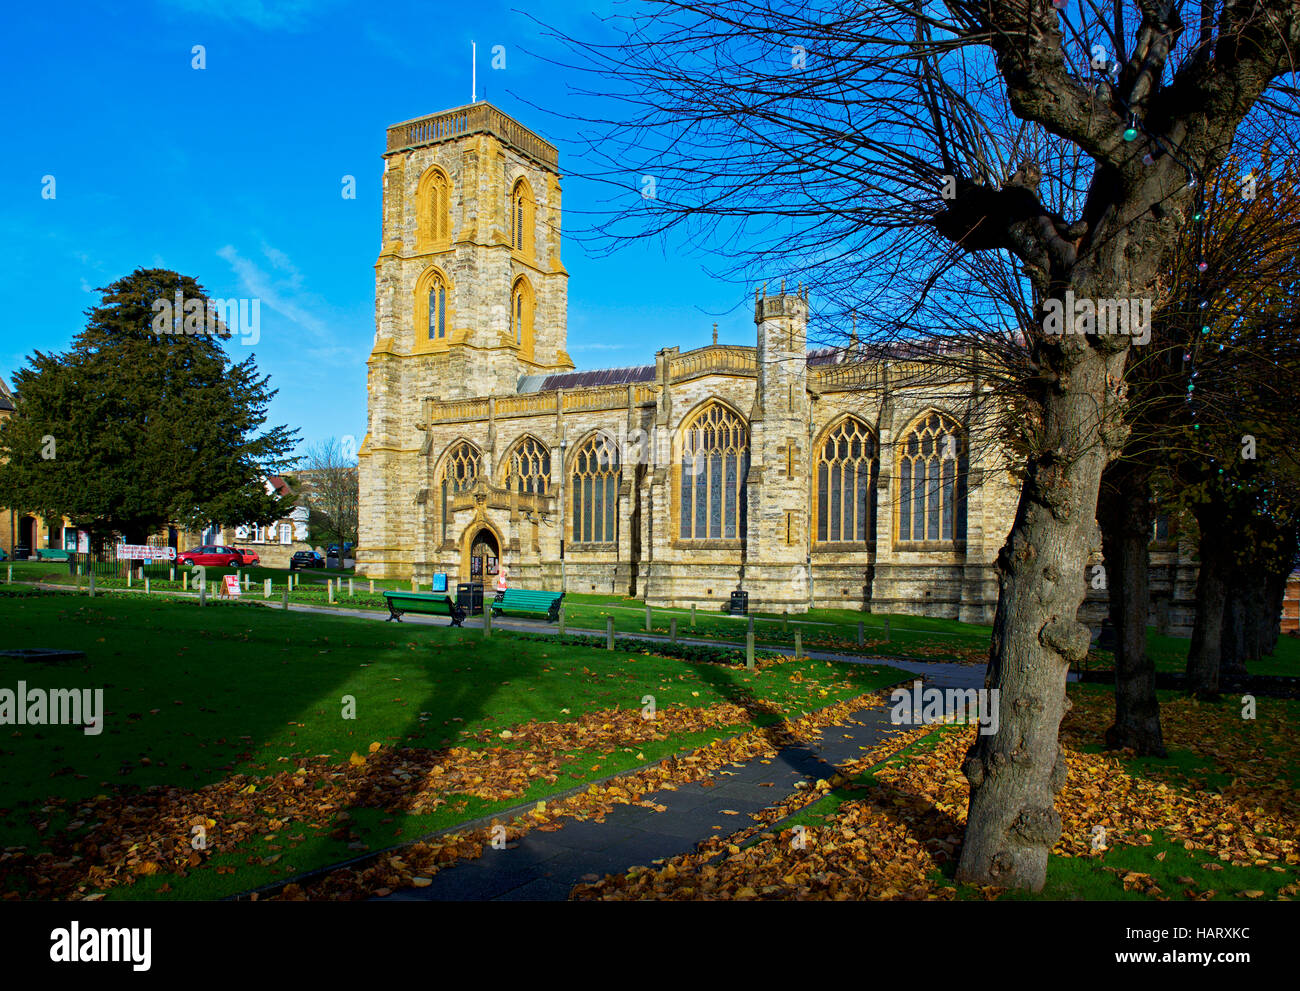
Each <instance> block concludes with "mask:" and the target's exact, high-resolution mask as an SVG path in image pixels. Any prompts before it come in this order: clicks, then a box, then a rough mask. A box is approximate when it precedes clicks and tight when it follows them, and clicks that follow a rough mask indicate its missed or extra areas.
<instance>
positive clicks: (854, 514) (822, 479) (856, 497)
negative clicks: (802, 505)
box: [815, 417, 879, 542]
mask: <svg viewBox="0 0 1300 991" xmlns="http://www.w3.org/2000/svg"><path fill="white" fill-rule="evenodd" d="M878 471H879V462H878V461H877V460H876V440H875V437H874V436H872V433H871V429H870V428H869V427H868V426H867V425H866V424H865V423H863V422H862V421H861V420H859V419H858V418H857V417H849V418H848V419H845V420H843V421H841V422H840V423H839V424H838V425H837V426H835V427H834V428H833V429H832V430H831V431H830V432H829V433H828V434H827V435H826V438H825V440H823V441H822V444H821V446H820V448H819V449H818V450H817V474H816V476H815V477H816V484H817V496H816V501H815V505H816V509H817V540H819V541H854V542H862V541H867V540H870V539H872V538H873V537H874V536H875V533H876V500H875V499H874V498H873V497H872V493H873V492H874V491H875V482H876V475H877V472H878Z"/></svg>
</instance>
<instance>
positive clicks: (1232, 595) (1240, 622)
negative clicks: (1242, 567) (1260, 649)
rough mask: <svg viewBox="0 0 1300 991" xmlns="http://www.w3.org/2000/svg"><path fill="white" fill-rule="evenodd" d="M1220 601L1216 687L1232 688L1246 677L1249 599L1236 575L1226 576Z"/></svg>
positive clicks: (1239, 576) (1236, 573)
mask: <svg viewBox="0 0 1300 991" xmlns="http://www.w3.org/2000/svg"><path fill="white" fill-rule="evenodd" d="M1227 586H1228V593H1227V595H1226V596H1225V597H1224V600H1223V630H1222V632H1221V634H1220V636H1219V684H1220V686H1221V687H1222V685H1224V684H1225V683H1227V684H1232V683H1235V682H1237V681H1240V680H1241V679H1242V678H1244V677H1245V676H1246V657H1247V652H1248V649H1249V648H1248V644H1247V638H1246V629H1247V627H1248V626H1249V625H1250V607H1249V595H1248V592H1247V589H1246V588H1245V585H1244V583H1243V580H1242V576H1241V572H1240V571H1236V570H1234V571H1232V572H1229V577H1228V580H1227Z"/></svg>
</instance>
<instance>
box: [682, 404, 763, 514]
mask: <svg viewBox="0 0 1300 991" xmlns="http://www.w3.org/2000/svg"><path fill="white" fill-rule="evenodd" d="M677 468H678V471H679V472H680V473H681V483H680V486H679V488H678V496H679V499H680V502H681V512H680V518H679V521H680V526H679V530H678V533H679V535H680V536H681V539H683V540H719V539H722V540H735V539H738V538H740V539H743V537H744V534H745V514H746V510H747V504H746V497H745V479H746V477H747V476H748V474H749V428H748V427H747V426H746V425H745V421H744V420H742V419H741V418H740V416H739V415H738V414H736V413H734V412H732V411H731V410H730V409H728V408H727V407H726V406H723V405H722V404H721V403H718V402H710V403H708V404H707V405H706V406H704V407H703V408H702V409H701V410H700V411H699V412H698V413H696V414H695V415H694V416H693V417H691V419H690V420H689V421H688V422H687V424H686V426H685V427H684V428H683V430H682V435H681V459H680V461H679V462H678V465H677Z"/></svg>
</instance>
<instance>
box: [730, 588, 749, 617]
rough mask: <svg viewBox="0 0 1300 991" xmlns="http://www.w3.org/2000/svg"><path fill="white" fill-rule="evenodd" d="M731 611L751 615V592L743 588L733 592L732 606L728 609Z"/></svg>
mask: <svg viewBox="0 0 1300 991" xmlns="http://www.w3.org/2000/svg"><path fill="white" fill-rule="evenodd" d="M728 612H731V613H733V614H734V613H740V614H741V615H742V616H747V615H749V593H748V592H745V591H743V590H741V589H736V591H734V592H732V593H731V606H730V607H729V609H728Z"/></svg>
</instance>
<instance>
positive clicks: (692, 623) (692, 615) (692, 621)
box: [691, 602, 695, 630]
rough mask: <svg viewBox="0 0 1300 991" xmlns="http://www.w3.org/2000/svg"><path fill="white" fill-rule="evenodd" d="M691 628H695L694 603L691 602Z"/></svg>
mask: <svg viewBox="0 0 1300 991" xmlns="http://www.w3.org/2000/svg"><path fill="white" fill-rule="evenodd" d="M691 629H692V630H693V629H695V603H694V602H692V603H691Z"/></svg>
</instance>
